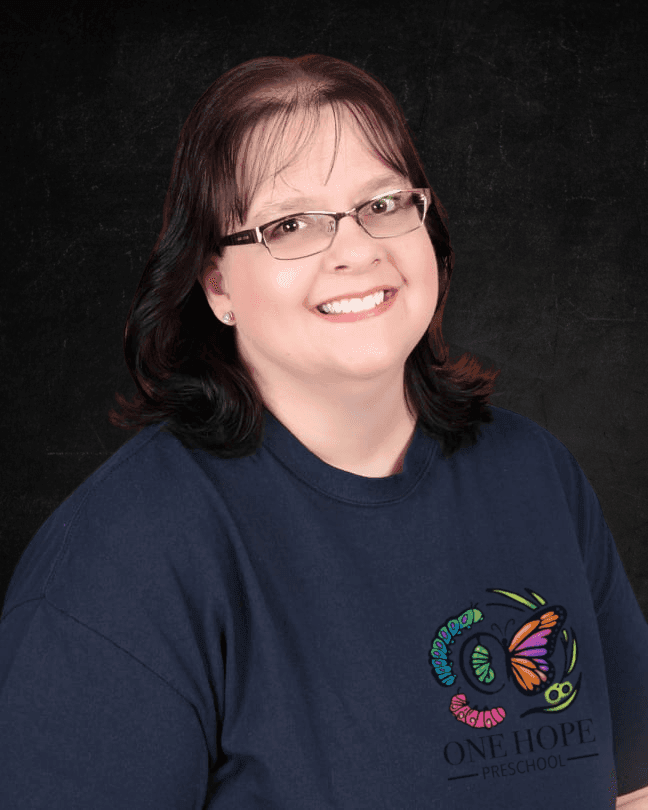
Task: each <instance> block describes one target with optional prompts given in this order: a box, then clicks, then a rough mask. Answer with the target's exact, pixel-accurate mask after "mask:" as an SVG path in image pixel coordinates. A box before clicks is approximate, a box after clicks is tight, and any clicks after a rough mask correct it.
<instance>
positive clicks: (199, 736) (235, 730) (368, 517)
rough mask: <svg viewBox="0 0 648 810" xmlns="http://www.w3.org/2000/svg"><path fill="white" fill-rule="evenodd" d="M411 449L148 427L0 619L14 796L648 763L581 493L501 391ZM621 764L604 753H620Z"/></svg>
mask: <svg viewBox="0 0 648 810" xmlns="http://www.w3.org/2000/svg"><path fill="white" fill-rule="evenodd" d="M493 413H494V416H495V420H494V422H493V423H492V424H490V425H486V426H484V427H483V430H482V434H481V437H480V439H479V441H478V443H477V444H476V445H475V446H474V447H471V448H466V449H462V450H460V451H458V452H457V453H456V454H455V455H454V456H452V457H451V458H450V459H446V458H444V457H443V455H442V453H441V452H440V447H439V444H438V443H437V442H436V441H434V440H432V439H430V438H428V437H426V436H425V435H424V434H423V433H422V432H421V431H420V430H417V432H416V433H415V436H414V439H413V441H412V443H411V445H410V447H409V449H408V452H407V455H406V458H405V461H404V466H403V470H402V472H401V473H399V474H397V475H392V476H389V477H387V478H367V477H364V476H359V475H353V474H351V473H347V472H344V471H342V470H339V469H337V468H334V467H331V466H329V465H328V464H326V463H325V462H323V461H322V460H320V459H319V458H317V457H316V456H315V455H314V454H312V453H311V452H310V451H309V450H308V449H307V448H306V447H304V446H303V445H302V444H301V443H300V442H299V441H298V440H297V439H296V438H295V437H294V436H293V435H292V434H291V433H290V432H289V431H288V430H287V429H286V428H285V427H284V426H283V425H282V424H281V423H280V422H279V421H278V420H277V419H275V418H274V417H273V416H272V415H271V414H269V413H266V425H265V435H264V442H263V445H262V447H261V448H260V450H259V451H258V452H257V453H255V454H254V455H251V456H248V457H246V458H241V459H217V458H214V457H213V456H211V455H209V454H208V453H206V452H204V451H201V450H190V449H187V448H185V447H184V446H183V445H182V444H181V443H180V442H179V441H178V440H177V439H176V438H174V437H173V436H171V435H170V434H169V433H167V432H165V431H164V430H163V428H162V427H161V426H156V427H151V428H147V429H145V430H142V431H141V432H140V433H139V434H138V435H137V436H136V437H134V438H133V439H131V440H130V441H128V442H126V444H125V445H124V446H123V447H122V448H121V449H120V450H119V451H118V452H117V453H116V454H115V455H114V456H112V457H111V458H110V459H109V460H108V461H107V462H106V463H105V464H103V465H102V466H101V467H100V468H99V469H98V470H97V471H96V472H95V473H94V474H93V475H91V476H90V477H89V478H88V479H87V480H86V481H85V482H84V483H83V484H82V485H81V486H80V487H79V488H78V489H77V490H76V491H75V492H74V493H73V494H72V495H71V496H70V497H69V498H68V499H67V500H66V501H65V502H64V503H63V504H62V505H61V506H60V507H59V508H58V509H57V510H56V511H55V512H54V513H53V514H52V515H51V517H50V518H49V519H48V520H47V521H46V523H45V524H44V525H43V526H42V528H41V529H40V531H39V532H38V533H37V535H36V537H35V538H34V539H33V541H32V542H31V544H30V545H29V547H28V548H27V550H26V552H25V553H24V555H23V558H22V560H21V562H20V564H19V566H18V568H17V570H16V572H15V575H14V578H13V580H12V584H11V587H10V590H9V593H8V596H7V599H6V602H5V606H4V611H3V617H2V621H1V623H0V807H2V808H3V810H35V808H47V809H48V810H59V809H60V810H75V809H76V808H79V810H81V808H83V810H87V809H88V808H93V810H115V808H147V807H151V808H155V810H171V809H172V808H173V810H199V808H203V807H206V808H210V810H234V809H235V810H260V809H261V808H263V810H311V808H312V810H315V808H317V810H321V809H323V808H330V810H333V809H335V810H365V809H366V810H369V809H370V808H371V810H376V808H385V809H386V810H387V809H389V810H397V809H399V808H403V810H413V809H414V808H439V810H441V809H442V810H447V809H448V808H462V809H463V808H469V807H474V808H479V810H491V809H492V810H495V808H496V809H497V810H501V808H512V807H521V808H522V807H523V808H524V809H525V810H548V808H551V810H561V808H570V810H572V808H587V810H599V808H600V810H602V809H603V808H609V807H613V806H614V796H615V793H616V788H615V784H614V771H615V767H616V770H617V775H618V779H619V787H620V790H621V792H627V791H631V790H636V789H638V788H641V787H643V786H645V785H647V784H648V626H647V625H646V622H645V620H644V618H643V616H642V614H641V611H640V609H639V607H638V605H637V602H636V599H635V597H634V595H633V593H632V590H631V587H630V585H629V583H628V580H627V577H626V575H625V572H624V570H623V566H622V564H621V562H620V559H619V557H618V554H617V551H616V548H615V545H614V542H613V540H612V538H611V536H610V533H609V530H608V528H607V526H606V524H605V521H604V519H603V516H602V514H601V510H600V506H599V503H598V500H597V498H596V496H595V494H594V493H593V491H592V489H591V487H590V485H589V484H588V482H587V479H586V478H585V476H584V474H583V473H582V471H581V470H580V468H579V467H578V465H577V463H576V462H575V460H574V459H573V457H572V456H571V455H570V453H569V452H568V451H567V450H566V449H565V447H564V446H563V445H562V444H561V443H560V442H559V441H558V440H557V439H555V438H554V437H553V436H552V435H551V434H550V433H549V432H547V431H546V430H543V429H542V428H540V427H539V426H538V425H536V424H534V423H533V422H531V421H530V420H528V419H525V418H523V417H521V416H518V415H517V414H514V413H512V412H510V411H506V410H503V409H501V408H493ZM615 760H616V763H615Z"/></svg>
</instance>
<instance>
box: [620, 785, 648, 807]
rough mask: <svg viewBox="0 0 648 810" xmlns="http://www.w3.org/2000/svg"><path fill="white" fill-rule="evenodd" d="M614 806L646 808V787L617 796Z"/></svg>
mask: <svg viewBox="0 0 648 810" xmlns="http://www.w3.org/2000/svg"><path fill="white" fill-rule="evenodd" d="M616 806H617V808H619V807H623V808H627V810H648V787H645V788H642V789H641V790H635V791H633V792H632V793H626V794H625V795H624V796H619V798H618V799H617V801H616Z"/></svg>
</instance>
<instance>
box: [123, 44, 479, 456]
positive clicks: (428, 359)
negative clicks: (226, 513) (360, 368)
mask: <svg viewBox="0 0 648 810" xmlns="http://www.w3.org/2000/svg"><path fill="white" fill-rule="evenodd" d="M324 132H326V133H327V135H326V137H327V138H328V139H329V141H330V143H331V149H330V150H329V151H330V153H331V163H330V168H329V171H330V172H333V173H335V172H336V171H337V177H338V179H339V176H340V172H339V168H338V169H337V170H336V168H335V166H336V165H338V166H339V161H338V149H339V145H340V140H341V139H342V143H343V144H344V143H347V142H348V141H349V137H352V138H354V139H355V141H354V142H355V143H356V144H357V143H361V144H362V145H363V148H365V151H366V153H367V154H370V155H371V158H372V159H373V161H374V164H373V166H374V167H377V166H378V165H380V166H381V168H382V169H383V170H384V174H387V175H392V176H394V178H397V177H398V178H402V179H403V183H404V182H405V181H407V185H408V187H409V188H429V183H428V181H427V178H426V177H425V173H424V170H423V167H422V165H421V162H420V159H419V157H418V155H417V153H416V150H415V148H414V146H413V143H412V139H411V137H410V135H409V133H408V130H407V125H406V123H405V120H404V118H403V116H402V113H401V112H400V109H399V108H398V105H397V104H396V102H395V101H394V99H393V97H392V96H391V94H390V93H389V91H388V90H387V89H386V88H385V87H384V85H382V84H381V83H380V82H379V81H378V80H376V79H374V78H373V77H371V76H369V75H368V74H367V73H365V72H364V71H362V70H360V69H359V68H356V67H355V66H353V65H351V64H349V63H347V62H343V61H341V60H337V59H334V58H332V57H327V56H318V55H310V56H304V57H299V58H297V59H287V58H283V57H271V58H263V59H256V60H252V61H250V62H246V63H244V64H242V65H239V66H238V67H235V68H233V69H232V70H230V71H228V72H227V73H226V74H224V75H223V76H221V77H220V78H219V79H218V80H217V81H216V82H214V84H213V85H212V86H211V87H210V88H209V89H208V90H207V91H206V92H205V93H204V94H203V96H202V97H201V98H200V99H199V101H198V103H197V104H196V105H195V107H194V109H193V110H192V112H191V114H190V115H189V118H188V119H187V122H186V123H185V125H184V127H183V129H182V133H181V136H180V141H179V144H178V148H177V151H176V156H175V161H174V166H173V172H172V178H171V183H170V186H169V189H168V192H167V196H166V200H165V206H164V218H163V227H162V230H161V233H160V236H159V238H158V241H157V244H156V247H155V249H154V251H153V254H152V256H151V258H150V260H149V262H148V264H147V266H146V268H145V271H144V274H143V276H142V279H141V282H140V285H139V288H138V291H137V294H136V297H135V300H134V302H133V305H132V308H131V312H130V313H129V319H128V323H127V329H126V335H125V349H126V357H127V362H128V364H129V367H130V369H131V373H132V374H133V376H134V379H135V381H136V383H137V386H138V389H139V392H140V394H139V397H138V400H137V402H136V403H134V404H133V405H128V404H127V403H124V401H123V399H122V398H119V401H120V404H122V406H125V407H124V413H125V417H124V418H121V419H119V418H113V421H114V422H115V423H117V424H122V425H123V426H127V425H141V424H145V423H147V422H151V421H158V420H160V419H167V420H168V423H169V429H171V430H173V431H174V432H176V433H177V434H178V435H181V436H182V437H183V438H185V439H186V440H187V441H192V440H191V439H190V437H189V434H191V435H192V436H193V437H194V438H193V441H195V442H196V443H198V444H202V445H203V446H207V445H209V444H210V442H211V445H210V446H211V447H212V448H216V447H217V446H220V445H219V442H220V444H223V443H224V444H227V445H228V446H229V447H232V448H234V447H238V448H239V450H238V451H234V450H233V451H232V452H231V453H230V452H229V451H223V453H222V454H226V455H227V454H231V455H241V454H242V452H241V449H240V448H241V447H242V446H243V445H245V447H247V448H248V449H247V452H251V451H252V450H253V449H254V446H256V445H258V441H259V439H260V417H261V413H262V405H263V403H261V402H260V397H259V392H258V390H257V388H256V386H255V384H254V382H253V381H252V379H251V377H250V375H249V373H248V371H247V370H246V368H245V364H244V363H242V362H241V357H240V356H239V353H238V352H237V347H236V341H235V339H234V334H235V330H236V327H234V329H232V328H230V327H227V326H224V325H223V324H222V323H220V322H219V321H218V319H217V318H216V317H215V316H214V312H216V311H217V308H215V307H214V306H212V309H213V311H214V312H212V311H211V310H210V308H209V306H208V305H207V300H206V298H205V292H204V291H203V286H202V285H203V284H204V283H205V280H206V279H208V278H210V276H209V273H210V272H211V271H214V270H216V271H218V270H219V263H220V265H221V266H223V262H224V261H225V260H224V258H223V255H224V252H227V251H230V253H231V252H233V251H239V255H241V254H242V252H243V251H249V250H255V251H256V250H264V251H265V248H263V247H262V246H260V245H255V246H254V247H253V248H249V247H240V246H236V247H233V248H224V249H223V248H222V247H220V244H221V241H222V239H223V237H225V236H226V235H228V234H231V233H232V232H235V231H240V230H241V228H242V227H243V226H244V225H245V224H246V222H247V224H248V225H250V223H249V221H248V219H249V215H250V212H251V207H252V206H253V204H254V202H255V200H258V198H257V194H258V192H259V191H260V190H261V191H263V192H264V193H265V196H266V198H267V196H268V195H267V192H268V188H269V187H270V186H272V184H274V183H275V181H277V182H284V181H285V179H286V177H288V178H290V177H295V171H297V173H298V174H297V176H298V177H301V178H303V177H304V174H303V172H302V173H301V174H299V167H300V166H303V165H304V160H306V161H308V156H309V154H311V153H312V151H313V146H314V145H316V144H317V143H319V142H320V141H321V139H322V137H323V133H324ZM369 179H371V178H369ZM324 182H325V183H326V180H324ZM269 184H270V186H269ZM338 185H339V184H338ZM398 185H399V186H400V187H402V184H401V183H399V184H398ZM392 188H393V186H392ZM387 190H389V189H387V188H384V189H383V188H379V189H377V191H376V193H379V192H382V191H387ZM349 194H351V191H349ZM342 196H343V194H342ZM370 196H371V195H370ZM337 198H338V199H341V196H340V195H338V197H337ZM327 199H329V198H327ZM331 200H332V197H331ZM359 202H361V200H358V199H355V198H354V201H353V202H348V203H347V202H344V203H337V205H336V207H335V208H334V209H330V208H328V207H326V208H325V209H323V210H348V208H351V207H353V205H355V204H358V203H359ZM332 204H333V203H332V202H331V205H332ZM338 205H339V206H340V207H337V206H338ZM343 205H344V206H346V209H343V208H342V207H341V206H343ZM299 210H304V209H303V208H301V209H299ZM311 210H312V209H311ZM253 213H255V215H256V213H258V212H254V211H253ZM295 213H297V212H295ZM277 216H279V214H277ZM272 218H273V216H272V215H271V216H268V217H266V219H265V220H261V221H255V222H254V223H253V224H254V225H259V224H262V223H263V221H268V220H269V219H272ZM347 227H353V228H356V227H357V226H356V225H355V224H354V223H351V220H350V219H346V220H342V222H341V223H340V224H339V229H340V233H339V234H338V236H336V240H338V239H341V236H342V231H343V230H344V229H346V228H347ZM425 227H426V229H427V233H428V234H429V239H427V237H426V241H427V244H428V246H429V244H430V241H431V244H432V245H433V251H434V254H435V256H436V264H437V265H438V296H437V303H436V309H434V308H433V309H432V311H431V313H430V315H432V314H433V316H434V317H431V324H430V328H429V329H428V330H427V333H426V334H423V335H422V337H421V339H420V341H419V345H417V347H416V349H414V351H413V352H412V356H411V357H410V359H409V361H408V365H407V366H406V380H405V386H406V391H407V394H408V399H409V401H410V402H411V403H412V402H413V404H414V406H415V407H418V405H420V404H421V402H422V401H421V383H420V381H418V380H415V379H414V377H417V376H418V375H419V374H420V373H421V370H422V369H424V368H427V371H425V372H423V373H425V374H428V375H433V374H434V368H435V367H436V368H437V369H439V368H441V366H443V364H444V362H445V361H446V360H447V349H446V347H445V344H444V342H443V338H442V334H441V318H442V313H443V307H444V305H445V300H446V296H447V292H448V286H449V280H450V275H451V272H452V262H453V255H452V249H451V247H450V242H449V237H448V232H447V228H446V225H445V214H444V212H443V209H442V208H441V205H440V203H439V201H438V199H437V198H436V195H435V194H434V192H433V191H431V193H430V206H429V209H428V213H427V216H426V221H425ZM420 230H421V232H422V229H420ZM423 233H424V232H423ZM424 235H425V234H424ZM401 238H403V239H405V238H407V237H401ZM367 239H371V237H367ZM374 241H375V242H376V245H379V244H380V242H381V240H374ZM386 241H389V240H386ZM334 245H335V243H334ZM383 258H384V257H383ZM246 261H248V260H246ZM273 261H274V260H273ZM432 262H434V256H432ZM277 264H279V262H277ZM286 264H288V263H286ZM284 269H285V268H284ZM375 278H376V280H377V281H378V282H379V283H382V281H383V280H384V279H382V278H378V275H376V277H375ZM211 279H212V280H215V281H216V280H218V277H217V272H216V274H212V276H211ZM352 286H353V285H352ZM353 289H354V288H353ZM363 289H364V288H363ZM220 292H221V293H222V292H223V290H220ZM215 300H216V299H215V298H214V299H212V301H211V302H210V303H212V304H213V303H214V302H215ZM419 348H420V349H421V351H420V352H419V354H421V356H420V357H419V358H418V360H416V358H414V357H413V355H414V354H415V353H416V351H417V349H419ZM465 365H466V364H465V362H464V363H463V365H462V368H464V367H465ZM408 368H409V376H408ZM464 370H465V368H464ZM412 374H413V376H412ZM423 387H425V386H423ZM417 390H418V391H419V394H417V393H416V392H417ZM424 396H426V395H424ZM417 398H418V400H419V403H418V405H417ZM235 434H237V436H238V438H237V439H235V438H234V435H235ZM243 434H245V436H246V437H247V439H246V440H245V441H244V440H243V439H242V436H243ZM252 436H254V439H252V438H251V437H252ZM218 437H220V438H218ZM228 437H229V438H228ZM246 442H247V443H246Z"/></svg>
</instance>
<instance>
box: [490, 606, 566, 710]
mask: <svg viewBox="0 0 648 810" xmlns="http://www.w3.org/2000/svg"><path fill="white" fill-rule="evenodd" d="M566 618H567V611H566V610H565V609H564V608H563V607H561V606H560V605H554V606H553V607H549V608H542V609H541V610H538V611H537V612H536V613H534V614H533V615H532V616H531V617H530V619H529V620H528V621H526V622H525V623H524V624H523V625H522V627H520V629H519V630H518V631H517V632H516V633H515V635H514V636H513V638H512V639H511V640H510V642H508V643H507V641H506V639H504V640H503V642H502V646H503V648H504V653H505V659H506V664H507V668H508V672H509V677H510V678H511V679H512V681H513V683H514V684H515V686H516V687H517V688H518V689H519V691H520V692H522V694H524V695H528V696H532V695H537V694H538V693H539V692H542V691H544V690H545V689H546V688H547V687H548V686H549V685H551V683H553V680H554V677H555V674H556V673H555V669H554V665H553V663H552V662H551V656H552V655H553V653H554V650H555V648H556V642H557V640H558V638H559V636H560V631H561V629H562V626H563V624H564V623H565V619H566ZM483 663H484V662H482V666H483Z"/></svg>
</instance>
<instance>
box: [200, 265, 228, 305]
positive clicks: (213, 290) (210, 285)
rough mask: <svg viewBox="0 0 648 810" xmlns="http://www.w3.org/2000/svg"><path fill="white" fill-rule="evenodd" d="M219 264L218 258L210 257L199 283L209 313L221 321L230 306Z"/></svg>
mask: <svg viewBox="0 0 648 810" xmlns="http://www.w3.org/2000/svg"><path fill="white" fill-rule="evenodd" d="M219 263H220V259H219V257H218V256H215V255H214V256H210V257H209V260H208V262H207V265H206V267H205V270H204V271H203V273H202V275H201V276H200V279H199V281H200V286H201V287H202V288H203V292H204V293H205V298H206V299H207V303H208V304H209V307H210V309H211V311H212V312H213V313H214V315H215V316H216V317H217V318H218V319H219V320H222V319H223V315H224V314H225V313H226V312H229V311H230V310H231V308H232V304H231V301H230V299H229V296H228V294H227V284H226V280H225V278H224V276H223V273H222V272H221V270H220V267H219Z"/></svg>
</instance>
